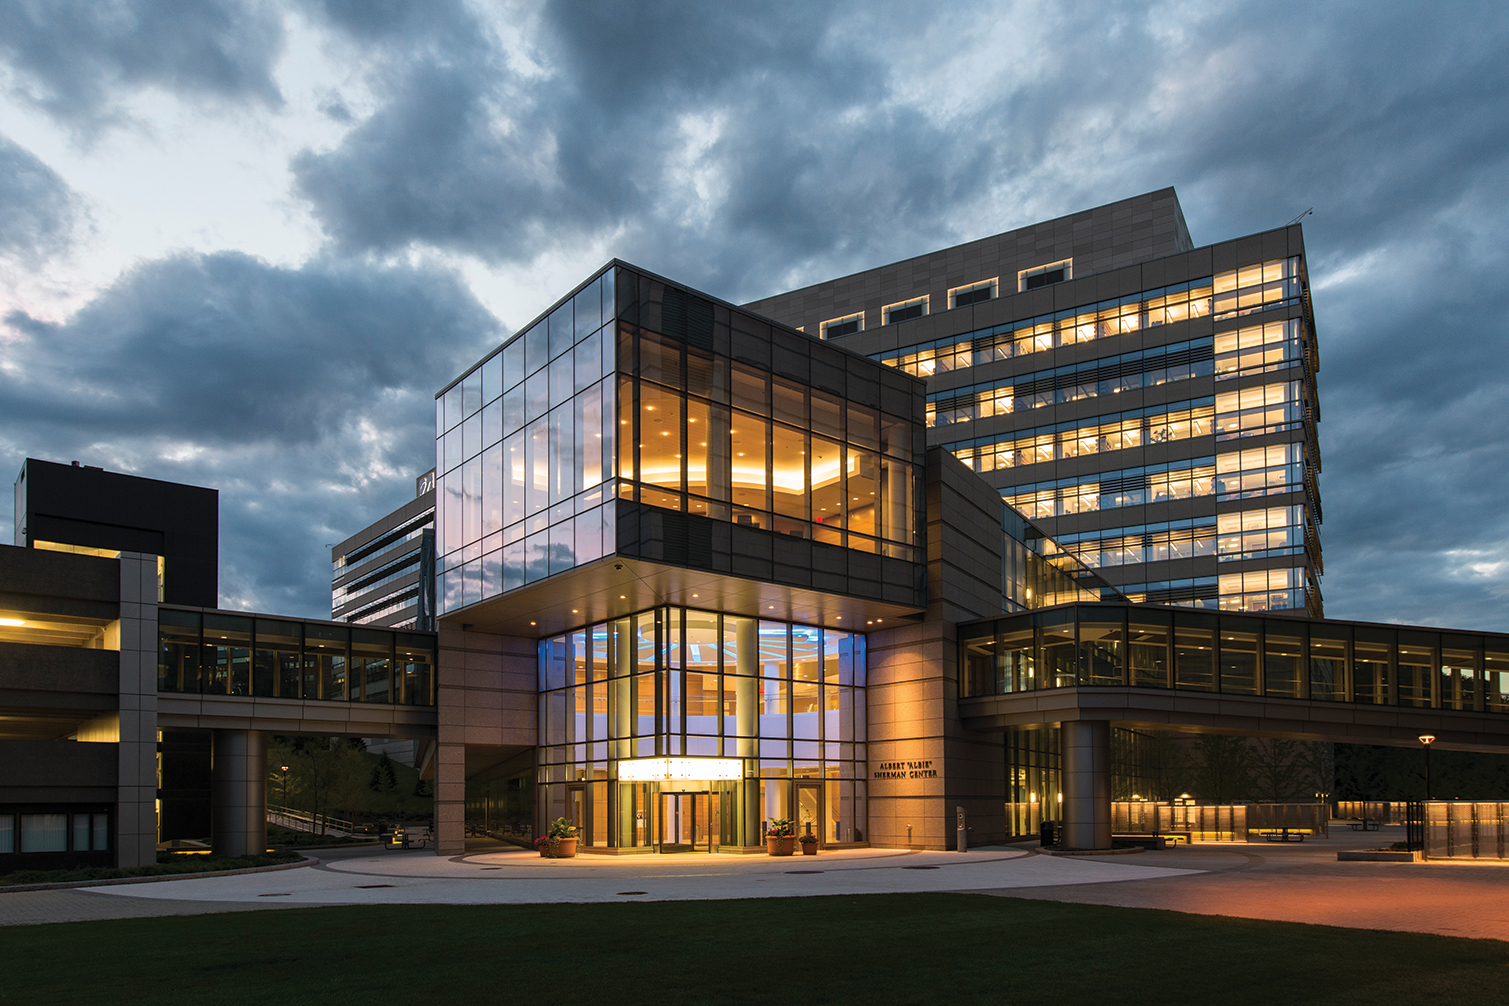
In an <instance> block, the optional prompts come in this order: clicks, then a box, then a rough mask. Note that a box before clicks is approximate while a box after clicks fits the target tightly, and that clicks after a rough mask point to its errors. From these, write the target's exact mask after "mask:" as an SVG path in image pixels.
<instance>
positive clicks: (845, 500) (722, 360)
mask: <svg viewBox="0 0 1509 1006" xmlns="http://www.w3.org/2000/svg"><path fill="white" fill-rule="evenodd" d="M629 275H630V274H627V273H625V274H623V276H622V277H621V279H620V282H627V281H628V277H629ZM709 328H711V322H710V321H709ZM620 347H621V349H620V355H619V364H620V366H621V367H622V368H623V369H624V371H625V373H624V374H623V375H621V376H620V377H619V379H618V391H617V402H618V430H619V432H620V434H621V436H620V438H619V440H618V472H619V475H620V476H621V478H622V481H620V482H619V484H618V494H619V496H620V497H622V498H623V499H630V500H637V501H638V502H640V503H644V504H648V505H650V506H656V507H663V508H666V509H669V510H681V511H685V512H687V513H691V514H696V515H698V516H702V517H710V518H712V519H714V520H722V521H730V522H732V523H735V524H742V525H745V526H747V527H756V528H763V529H765V530H767V531H774V532H776V533H778V534H786V535H792V536H794V537H798V538H808V539H811V540H813V541H818V542H822V543H825V544H829V545H837V546H840V547H843V548H851V549H855V550H856V551H860V552H869V553H881V554H884V555H887V556H890V557H892V558H897V559H905V560H907V561H916V559H917V545H918V534H919V526H920V520H919V517H920V515H921V512H922V503H921V500H920V496H919V493H920V486H921V471H920V468H919V463H920V462H921V460H922V459H921V458H920V457H918V456H916V454H915V445H914V443H913V440H914V436H913V431H914V425H913V423H912V421H911V420H910V418H908V417H903V416H895V415H891V414H889V413H887V412H885V411H883V410H881V409H877V408H872V407H870V406H868V405H862V404H859V403H857V402H853V401H846V400H844V399H843V398H841V397H840V396H838V395H835V394H830V393H829V392H826V391H823V390H820V389H818V388H814V387H809V386H807V385H804V384H802V383H800V382H797V381H793V380H788V379H786V378H784V377H780V376H778V375H773V374H771V373H769V372H767V371H765V370H762V369H760V368H757V367H753V366H750V365H748V364H745V363H740V362H738V361H736V360H730V359H728V358H727V357H724V356H720V355H718V354H715V353H713V352H712V351H711V350H708V349H703V348H701V347H699V346H697V345H695V344H693V343H692V342H689V341H683V340H682V339H678V338H671V337H668V336H663V335H661V334H659V333H657V332H655V331H653V330H651V329H650V328H649V326H648V325H639V326H634V325H630V324H629V323H627V322H622V323H621V324H620ZM631 373H632V374H633V375H635V376H630V374H631Z"/></svg>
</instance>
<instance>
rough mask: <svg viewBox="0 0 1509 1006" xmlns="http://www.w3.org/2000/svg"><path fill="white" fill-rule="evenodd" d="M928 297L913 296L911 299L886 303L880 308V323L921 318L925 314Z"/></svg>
mask: <svg viewBox="0 0 1509 1006" xmlns="http://www.w3.org/2000/svg"><path fill="white" fill-rule="evenodd" d="M927 307H928V298H927V297H926V296H923V297H914V298H912V299H911V300H904V301H901V302H900V303H899V304H887V305H886V306H885V307H883V308H881V309H880V323H881V324H882V325H894V324H896V323H897V322H898V321H911V320H912V319H913V318H921V317H923V316H924V315H926V314H927Z"/></svg>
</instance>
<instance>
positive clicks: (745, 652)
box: [539, 608, 865, 692]
mask: <svg viewBox="0 0 1509 1006" xmlns="http://www.w3.org/2000/svg"><path fill="white" fill-rule="evenodd" d="M666 668H679V669H683V670H691V671H696V672H698V673H701V674H731V675H737V676H740V677H760V678H768V679H771V680H795V681H806V682H821V683H823V684H827V685H835V686H842V687H845V688H848V687H857V688H863V687H864V685H865V637H864V635H863V634H862V633H854V632H847V631H843V630H839V629H822V628H818V627H817V626H811V625H800V624H795V623H791V622H775V621H770V620H768V619H754V618H746V617H743V616H740V615H720V614H718V613H716V612H711V611H697V610H694V609H689V608H653V609H651V610H649V611H642V612H640V613H638V614H636V615H627V616H625V617H623V618H618V619H614V620H613V621H611V622H601V623H598V624H597V625H594V626H591V627H590V628H586V629H578V630H576V631H575V632H569V633H566V634H565V635H561V636H555V637H552V638H550V639H545V640H541V641H540V644H539V675H540V679H539V690H540V691H542V692H546V691H552V690H554V689H557V688H571V687H575V686H578V685H588V684H593V683H595V682H601V681H608V680H610V679H612V678H624V677H629V676H631V675H635V674H651V673H653V672H655V671H659V670H664V669H666Z"/></svg>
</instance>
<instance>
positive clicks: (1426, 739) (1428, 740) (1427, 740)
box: [1420, 734, 1436, 800]
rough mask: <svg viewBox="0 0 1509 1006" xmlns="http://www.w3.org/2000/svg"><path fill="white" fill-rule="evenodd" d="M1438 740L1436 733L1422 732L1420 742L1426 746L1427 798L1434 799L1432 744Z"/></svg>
mask: <svg viewBox="0 0 1509 1006" xmlns="http://www.w3.org/2000/svg"><path fill="white" fill-rule="evenodd" d="M1435 742H1436V735H1435V734H1421V735H1420V743H1421V744H1422V745H1424V746H1425V799H1427V800H1431V799H1434V798H1433V797H1432V796H1431V793H1430V746H1431V745H1432V744H1434V743H1435Z"/></svg>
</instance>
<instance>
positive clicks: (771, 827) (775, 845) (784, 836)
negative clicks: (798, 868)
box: [765, 817, 796, 856]
mask: <svg viewBox="0 0 1509 1006" xmlns="http://www.w3.org/2000/svg"><path fill="white" fill-rule="evenodd" d="M765 848H766V850H767V851H769V853H770V854H771V855H772V856H789V855H791V854H792V853H794V852H796V829H795V828H794V827H792V825H791V821H790V820H788V819H787V818H784V817H778V818H776V819H775V820H774V821H770V822H767V823H766V825H765Z"/></svg>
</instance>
